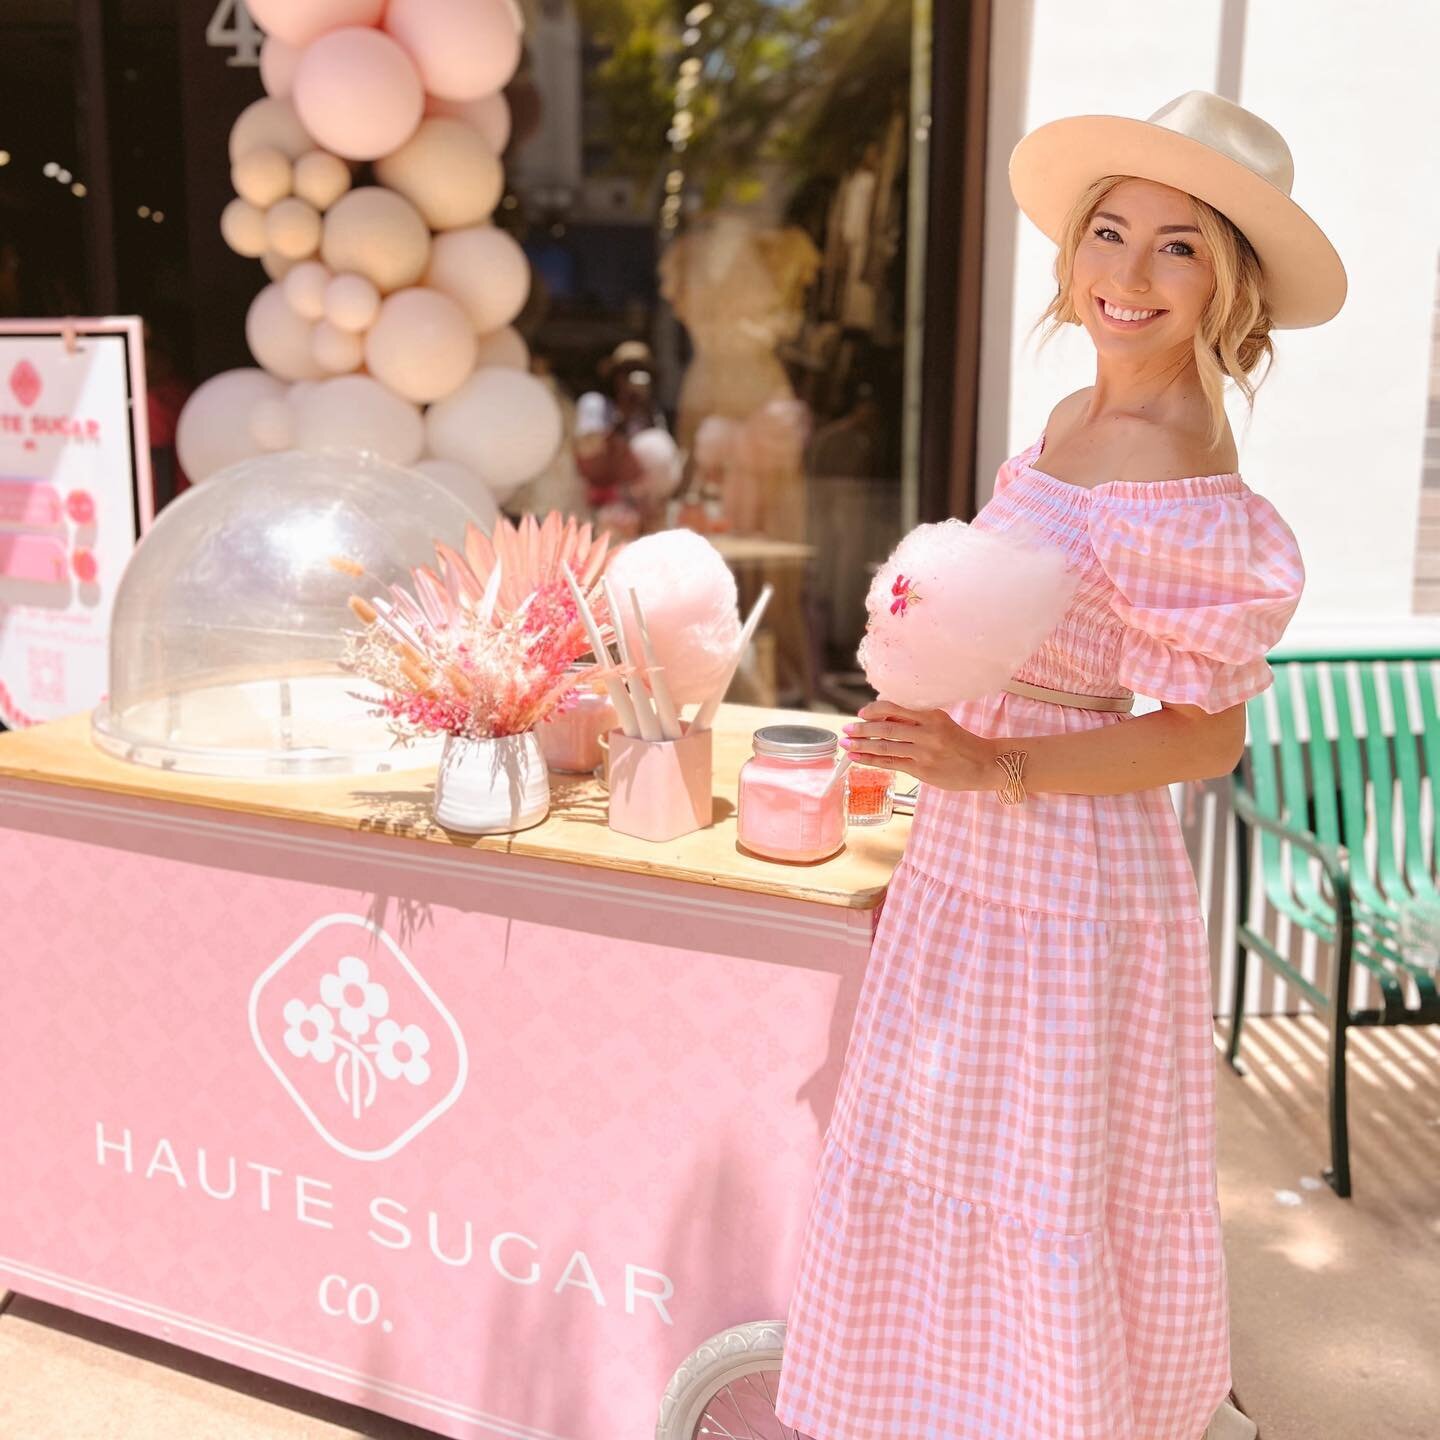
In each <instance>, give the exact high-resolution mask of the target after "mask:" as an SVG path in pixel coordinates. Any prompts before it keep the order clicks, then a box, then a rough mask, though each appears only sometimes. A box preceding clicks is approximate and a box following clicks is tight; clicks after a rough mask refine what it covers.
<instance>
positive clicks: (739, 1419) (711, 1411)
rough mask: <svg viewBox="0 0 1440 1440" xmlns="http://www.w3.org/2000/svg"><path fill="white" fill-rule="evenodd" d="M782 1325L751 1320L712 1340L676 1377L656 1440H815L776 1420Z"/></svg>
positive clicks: (662, 1405) (662, 1409)
mask: <svg viewBox="0 0 1440 1440" xmlns="http://www.w3.org/2000/svg"><path fill="white" fill-rule="evenodd" d="M784 1347H785V1323H784V1321H782V1320H751V1321H749V1322H748V1323H747V1324H744V1325H735V1326H732V1327H731V1328H730V1329H729V1330H722V1331H721V1332H720V1333H719V1334H718V1335H712V1336H711V1337H710V1338H709V1339H708V1340H707V1341H706V1342H705V1343H704V1344H703V1345H700V1346H698V1347H697V1348H696V1349H695V1350H694V1351H693V1352H692V1353H691V1354H690V1355H688V1356H687V1357H686V1358H685V1359H684V1361H682V1362H681V1365H680V1368H679V1369H678V1370H676V1372H675V1373H674V1375H672V1376H671V1377H670V1383H669V1385H667V1386H666V1387H665V1395H664V1397H663V1398H662V1399H661V1401H660V1422H659V1424H657V1425H656V1427H655V1440H727V1437H729V1436H744V1437H745V1440H810V1437H809V1436H807V1435H802V1434H801V1433H800V1432H799V1431H798V1430H794V1429H792V1428H791V1427H790V1426H789V1425H782V1424H781V1423H780V1421H779V1420H777V1419H776V1418H775V1390H776V1385H777V1383H778V1382H779V1379H780V1353H781V1351H782V1350H783V1349H784Z"/></svg>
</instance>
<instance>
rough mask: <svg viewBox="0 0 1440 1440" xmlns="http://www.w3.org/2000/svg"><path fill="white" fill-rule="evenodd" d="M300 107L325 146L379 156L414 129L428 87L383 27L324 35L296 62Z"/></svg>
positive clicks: (353, 155)
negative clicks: (383, 32)
mask: <svg viewBox="0 0 1440 1440" xmlns="http://www.w3.org/2000/svg"><path fill="white" fill-rule="evenodd" d="M294 101H295V109H296V110H297V111H298V112H299V115H300V120H301V123H302V124H303V125H304V126H305V128H306V129H307V130H308V131H309V132H310V134H311V135H313V136H314V137H315V139H316V141H317V142H318V143H319V145H320V146H321V148H322V149H325V150H330V151H333V152H334V153H335V154H336V155H340V156H343V157H344V158H345V159H346V160H376V159H378V158H379V157H380V156H381V155H388V154H389V153H390V152H391V151H392V150H397V149H399V147H400V146H401V145H403V144H404V143H405V142H406V141H407V140H408V139H409V138H410V137H411V136H412V135H413V134H414V133H415V128H416V126H418V125H419V123H420V116H421V115H422V114H423V113H424V109H425V92H424V90H423V89H422V87H421V85H420V77H419V76H418V75H417V74H416V73H415V67H414V66H413V65H412V64H411V63H410V61H409V60H408V59H407V58H406V55H405V52H404V51H403V50H402V49H401V48H400V47H399V46H398V45H397V44H396V43H395V42H394V41H393V40H391V39H390V38H389V36H387V35H382V34H381V33H380V32H379V31H378V30H362V29H359V28H358V27H352V28H349V29H345V30H334V31H332V32H331V33H330V34H328V35H322V36H321V37H320V38H319V39H318V40H316V41H315V42H314V43H313V44H312V45H309V46H307V47H306V49H305V53H304V54H303V55H301V57H300V63H299V65H297V66H296V67H295V89H294Z"/></svg>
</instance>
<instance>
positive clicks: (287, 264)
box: [260, 250, 300, 284]
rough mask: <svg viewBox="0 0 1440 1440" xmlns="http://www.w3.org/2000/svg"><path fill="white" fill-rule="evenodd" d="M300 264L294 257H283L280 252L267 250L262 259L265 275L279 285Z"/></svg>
mask: <svg viewBox="0 0 1440 1440" xmlns="http://www.w3.org/2000/svg"><path fill="white" fill-rule="evenodd" d="M299 263H300V262H299V261H298V260H296V259H295V258H294V257H293V256H290V255H282V254H281V253H280V252H279V251H278V250H267V251H266V252H265V253H264V254H263V255H262V256H261V257H260V264H261V265H262V266H264V269H265V273H266V274H267V275H268V276H269V277H270V278H271V279H272V280H274V281H275V282H276V284H279V282H280V281H282V280H283V279H284V278H285V277H286V276H287V275H288V274H289V273H290V272H291V271H292V270H293V269H294V268H295V267H296V266H297V265H298V264H299Z"/></svg>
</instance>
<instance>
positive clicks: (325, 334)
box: [310, 320, 365, 375]
mask: <svg viewBox="0 0 1440 1440" xmlns="http://www.w3.org/2000/svg"><path fill="white" fill-rule="evenodd" d="M310 353H311V354H312V355H314V357H315V363H316V364H317V365H318V366H319V367H320V368H321V369H322V370H326V371H328V372H329V373H330V374H332V375H346V374H348V373H349V372H350V371H352V370H358V369H359V368H360V362H361V361H362V360H363V359H364V358H365V346H364V344H363V342H362V341H361V339H360V337H359V336H358V335H352V334H351V333H350V331H348V330H342V329H340V327H339V326H338V325H332V324H331V323H330V322H329V321H328V320H322V321H320V323H319V324H318V325H316V327H315V329H314V330H313V331H312V332H311V335H310Z"/></svg>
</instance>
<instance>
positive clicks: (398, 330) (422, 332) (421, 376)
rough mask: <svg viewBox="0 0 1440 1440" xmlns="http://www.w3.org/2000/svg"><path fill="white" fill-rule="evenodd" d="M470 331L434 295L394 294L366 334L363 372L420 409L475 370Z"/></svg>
mask: <svg viewBox="0 0 1440 1440" xmlns="http://www.w3.org/2000/svg"><path fill="white" fill-rule="evenodd" d="M475 350H476V344H475V331H474V330H473V329H472V328H471V326H470V322H469V320H468V319H466V317H465V312H464V311H463V310H462V309H461V308H460V307H459V306H458V305H457V304H456V303H455V302H454V301H453V300H452V299H451V298H450V297H449V296H448V295H441V294H440V293H439V291H436V290H428V289H426V288H424V287H423V286H418V287H416V288H414V289H411V290H397V291H396V292H395V293H394V294H393V295H390V296H388V297H387V298H386V299H385V300H384V301H383V302H382V303H381V306H380V313H379V315H377V316H376V317H375V323H374V324H373V325H372V326H371V327H370V330H369V332H368V333H367V334H366V336H365V368H366V369H367V370H368V371H369V372H370V373H371V374H372V375H373V376H374V377H375V378H376V379H377V380H379V381H380V382H381V383H382V384H384V385H388V386H389V387H390V388H391V389H392V390H393V391H394V392H395V393H396V394H397V395H399V396H401V397H403V398H404V399H406V400H413V401H415V403H416V404H419V405H428V404H430V403H431V402H432V401H435V400H442V399H444V397H445V396H447V395H450V394H453V393H454V392H455V391H456V390H458V389H459V388H460V385H461V383H462V382H463V381H464V380H465V378H466V377H467V376H468V375H469V374H470V372H471V371H472V370H473V369H474V368H475Z"/></svg>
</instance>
